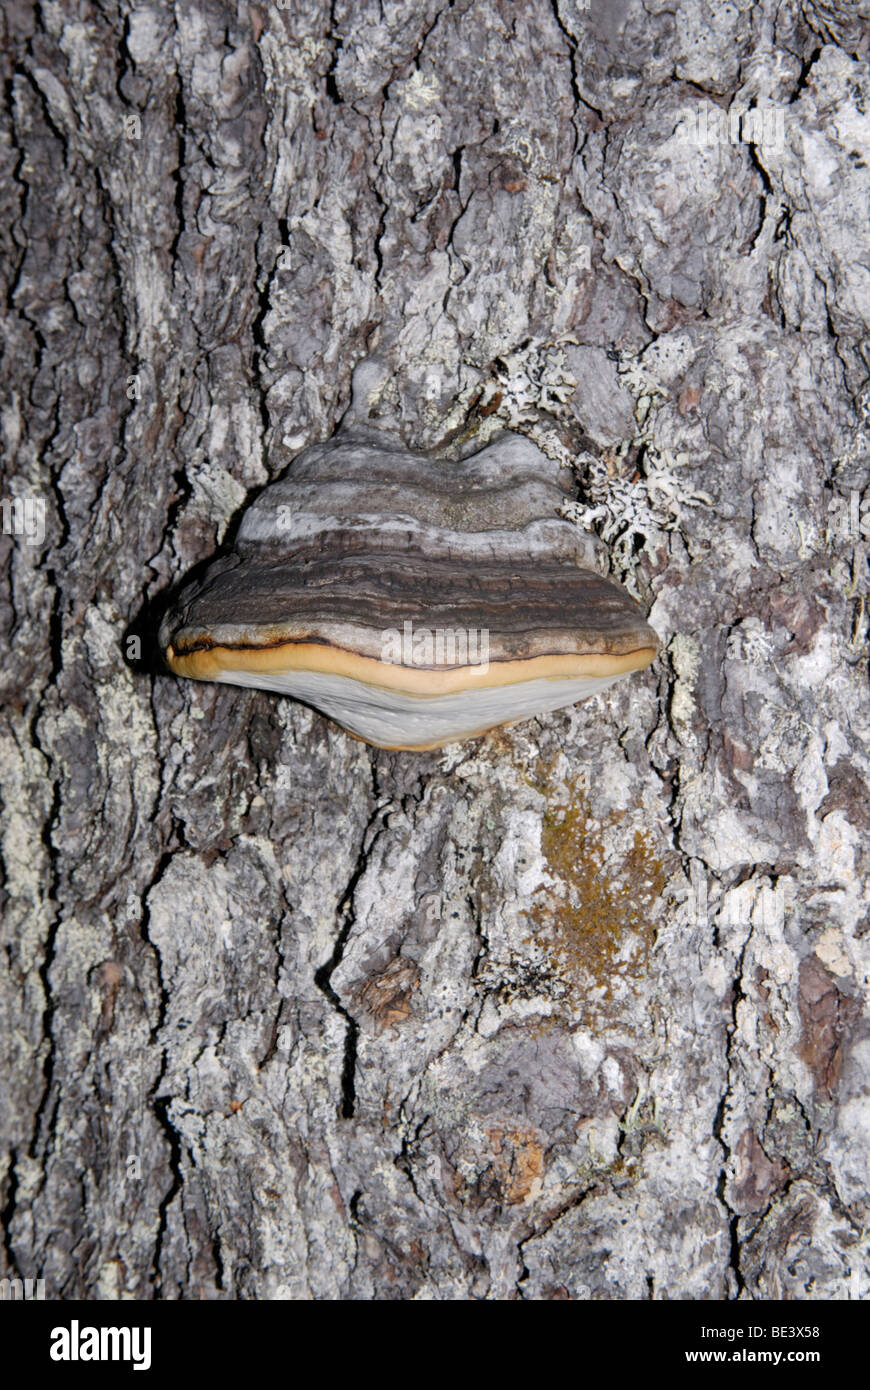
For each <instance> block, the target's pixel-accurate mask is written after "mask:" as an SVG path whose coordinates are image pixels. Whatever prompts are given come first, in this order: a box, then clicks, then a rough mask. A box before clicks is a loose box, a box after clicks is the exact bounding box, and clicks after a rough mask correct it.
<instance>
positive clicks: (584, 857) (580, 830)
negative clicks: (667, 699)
mask: <svg viewBox="0 0 870 1390" xmlns="http://www.w3.org/2000/svg"><path fill="white" fill-rule="evenodd" d="M624 815H625V813H624V812H621V811H615V812H611V813H610V814H609V815H608V816H606V817H604V818H603V819H601V820H598V819H595V818H594V817H592V816H591V815H590V812H589V806H588V802H587V799H586V795H585V793H584V792H583V791H580V790H575V791H574V792H573V793H572V796H571V800H570V802H569V803H568V804H561V805H558V804H557V805H554V806H551V807H550V808H548V810H547V811H546V812H545V814H544V821H543V827H542V834H541V848H542V850H543V853H544V858H545V860H546V863H547V868H548V871H549V873H550V876H551V877H552V879H553V880H554V882H553V884H552V886H548V887H546V888H540V889H539V890H538V901H537V902H536V903H535V904H534V906H533V907H532V909H531V911H530V912H529V914H528V916H529V921H530V922H531V924H532V926H533V927H534V931H535V937H536V939H538V940H542V941H544V942H545V943H546V944H547V946H548V948H549V950H550V952H551V953H552V955H553V956H554V957H555V958H556V961H557V962H558V965H559V967H560V973H561V974H562V975H563V977H564V978H565V979H566V982H569V983H570V984H571V985H572V987H574V988H575V989H576V988H581V987H582V988H583V992H584V995H585V994H587V993H588V987H589V985H590V984H591V985H592V986H593V987H594V988H597V990H599V991H600V993H601V997H603V999H604V1000H605V1001H610V1000H611V999H612V998H613V989H614V984H615V983H616V981H619V980H628V981H631V980H637V979H639V978H641V977H642V976H643V974H644V973H645V971H646V968H647V965H648V963H649V957H650V952H651V950H652V947H653V945H654V943H655V937H656V926H655V923H654V921H653V918H652V908H653V906H654V904H655V902H656V900H657V898H659V897H660V896H661V895H662V893H663V892H664V888H665V882H666V874H665V870H664V867H663V865H662V862H661V860H660V859H659V858H658V857H657V855H656V854H655V853H654V852H653V850H652V849H651V847H650V846H649V844H648V843H647V839H646V837H645V835H644V834H643V833H642V832H641V831H640V830H636V831H635V833H634V837H633V841H632V844H631V847H630V848H629V849H628V851H627V852H624V853H622V854H620V855H614V854H613V852H612V851H609V846H610V845H611V844H612V842H613V838H614V837H613V834H612V833H611V832H612V830H613V828H614V827H615V826H617V825H618V824H619V822H620V821H621V820H622V819H623V817H624Z"/></svg>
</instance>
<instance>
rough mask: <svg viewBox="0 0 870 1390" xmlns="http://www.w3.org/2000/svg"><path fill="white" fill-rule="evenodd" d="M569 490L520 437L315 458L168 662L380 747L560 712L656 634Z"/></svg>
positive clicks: (305, 458)
mask: <svg viewBox="0 0 870 1390" xmlns="http://www.w3.org/2000/svg"><path fill="white" fill-rule="evenodd" d="M568 485H569V479H568V478H567V477H565V476H564V474H563V471H562V470H561V469H560V468H559V466H558V464H556V463H554V462H552V461H551V460H550V459H548V458H547V457H546V456H545V455H544V454H543V453H541V451H540V450H539V449H538V448H536V446H535V445H534V444H532V443H531V441H530V440H528V439H526V438H525V437H523V436H522V435H514V434H505V435H502V436H501V437H500V438H498V439H496V440H495V441H494V442H493V443H491V444H489V445H487V447H486V448H484V449H482V450H481V451H480V452H479V453H477V454H474V455H473V456H471V457H470V458H466V459H464V460H462V461H460V462H456V463H451V462H446V461H444V460H440V459H433V458H429V457H428V456H424V455H420V454H413V453H410V452H409V451H408V450H407V449H405V448H403V447H402V446H401V445H400V444H398V443H397V442H396V441H394V440H392V439H390V438H388V437H386V436H384V435H382V434H380V433H377V432H375V431H373V430H371V429H365V428H360V427H357V428H354V429H353V430H352V431H350V432H345V431H342V432H340V433H339V434H338V435H337V436H336V437H335V438H334V439H332V440H329V441H328V442H326V443H323V444H316V445H314V446H313V447H311V448H309V449H306V450H305V451H304V453H302V454H300V456H299V457H298V458H297V459H296V460H295V461H294V463H293V464H292V465H291V468H290V471H289V473H288V474H287V476H286V477H285V478H283V479H281V480H280V481H278V482H276V483H273V484H271V485H270V486H269V487H267V488H266V489H265V490H264V491H263V492H262V493H261V494H260V495H259V497H258V498H257V499H256V501H255V502H254V503H253V505H252V506H251V507H250V508H249V509H248V511H247V512H246V513H245V515H244V517H243V520H242V524H241V526H240V528H239V532H238V536H237V539H236V543H235V547H234V549H233V551H232V553H231V554H229V555H228V556H226V557H224V558H222V559H219V560H217V561H216V562H215V563H214V564H213V565H212V566H211V567H210V568H209V569H208V571H207V572H206V575H205V578H204V579H202V580H200V581H198V582H197V583H196V584H193V585H191V586H188V587H187V588H186V589H184V590H183V591H182V593H181V595H180V597H179V599H178V601H177V603H176V604H175V606H174V607H173V608H172V609H171V610H170V611H169V612H168V613H167V614H166V617H165V618H164V620H163V623H162V624H161V628H160V645H161V648H162V650H163V654H164V658H165V660H166V662H167V664H168V665H169V667H170V668H171V669H172V670H173V671H174V672H175V673H176V674H177V675H180V676H190V677H192V678H193V679H195V680H214V681H224V682H227V683H229V684H232V685H246V686H256V687H258V688H260V689H263V690H274V691H278V692H279V693H281V694H285V695H291V696H293V697H294V698H295V699H298V700H303V701H305V702H306V703H308V704H310V705H313V706H315V708H317V709H319V710H321V711H322V712H323V713H324V714H326V715H328V716H329V717H330V718H331V719H334V720H335V722H336V723H337V724H340V725H341V726H342V727H343V728H344V729H346V730H348V731H349V732H350V733H352V734H355V735H357V736H358V737H359V738H362V739H365V740H366V741H367V742H368V743H373V744H376V745H377V746H379V747H383V748H437V747H440V746H441V745H442V744H445V743H450V742H452V741H454V740H457V739H463V738H470V737H473V736H475V735H477V734H481V733H485V732H486V731H487V730H488V729H491V728H494V727H495V726H496V725H499V724H505V723H512V722H515V721H517V720H520V719H527V718H531V717H532V716H534V715H539V714H543V713H546V712H548V711H550V710H556V709H561V708H562V707H563V706H565V705H570V704H573V703H574V702H575V701H576V700H579V699H581V698H582V697H583V696H585V695H589V694H592V693H593V692H594V691H597V690H602V689H604V688H605V687H606V686H608V685H611V684H612V682H613V681H615V680H618V678H619V677H620V676H623V675H626V674H627V673H628V672H630V671H638V670H640V669H641V668H642V667H644V666H647V665H649V663H650V662H651V661H652V660H653V658H654V657H655V655H656V653H657V651H658V638H657V637H656V634H655V633H654V632H653V630H652V628H651V627H650V626H649V625H648V624H647V623H646V622H645V620H644V618H643V616H642V614H641V612H640V610H639V609H638V607H637V605H636V604H635V603H634V601H633V600H632V599H631V598H630V597H629V596H628V595H627V594H626V593H625V592H624V591H623V590H622V589H621V588H619V586H618V585H616V584H613V583H611V582H610V581H609V580H607V579H604V578H602V577H601V575H599V574H597V573H595V572H594V570H593V569H592V568H591V567H590V566H591V563H592V558H593V545H594V541H593V538H592V537H591V536H587V535H584V533H583V532H582V531H580V530H578V528H577V527H576V526H574V525H573V524H572V523H571V522H569V521H567V520H564V519H563V518H561V517H560V516H558V514H557V513H558V509H559V507H560V505H561V503H562V502H563V501H564V499H565V496H566V492H567V488H568Z"/></svg>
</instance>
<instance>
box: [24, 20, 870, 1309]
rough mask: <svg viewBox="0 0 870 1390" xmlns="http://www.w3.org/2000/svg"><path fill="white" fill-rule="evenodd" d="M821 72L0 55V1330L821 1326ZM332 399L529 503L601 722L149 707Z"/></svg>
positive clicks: (841, 700) (857, 108) (121, 23)
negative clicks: (588, 607) (130, 1318)
mask: <svg viewBox="0 0 870 1390" xmlns="http://www.w3.org/2000/svg"><path fill="white" fill-rule="evenodd" d="M868 16H870V11H868V7H867V4H866V3H865V2H863V0H862V2H861V3H857V4H856V3H845V0H841V2H840V3H830V4H820V3H819V4H816V3H811V2H810V0H807V2H806V3H793V0H783V2H782V3H775V0H762V3H749V0H735V3H734V4H731V5H728V6H721V5H712V4H707V3H705V2H704V0H684V2H681V0H646V4H645V6H642V5H641V4H640V3H638V2H637V0H608V3H606V4H605V3H604V0H592V3H591V6H590V8H589V9H588V10H586V9H584V8H583V6H582V5H581V4H578V3H576V0H555V3H553V4H552V5H550V4H546V3H544V2H543V0H531V2H530V3H528V4H522V5H519V4H508V3H498V0H471V3H469V2H468V0H456V3H454V4H449V3H448V4H440V3H437V4H436V3H433V2H432V0H430V3H426V4H422V5H417V4H405V3H391V4H385V5H384V4H375V3H373V0H354V3H353V4H352V5H351V4H345V3H341V0H339V3H336V4H334V5H333V6H332V8H331V9H330V6H329V5H328V4H327V3H325V0H324V2H320V3H318V2H317V0H308V2H307V3H306V0H290V3H288V4H287V5H286V7H284V8H281V7H280V6H279V5H277V4H275V3H267V0H262V3H260V4H257V5H254V4H249V3H245V2H244V0H239V2H238V3H237V4H233V3H229V2H228V0H202V3H198V4H194V3H191V2H190V0H178V3H176V4H174V5H172V4H163V3H157V0H146V2H145V3H138V4H136V5H128V4H113V3H111V0H100V3H97V0H62V3H58V4H43V5H41V6H39V7H35V6H33V5H31V4H28V3H23V2H22V0H8V2H7V3H6V4H5V5H4V7H3V13H2V19H0V24H2V25H3V30H4V33H3V58H2V62H3V69H4V71H3V77H4V88H3V92H4V96H3V104H2V137H0V187H2V195H0V196H2V204H3V206H2V216H0V236H2V242H3V254H2V273H3V279H4V285H3V289H4V303H5V316H4V321H3V346H4V363H3V380H4V399H3V406H2V432H3V452H4V466H5V470H6V472H5V479H4V483H3V489H4V491H3V496H4V498H6V499H10V500H11V499H12V497H14V496H17V497H18V498H20V499H22V507H23V501H24V499H31V501H32V502H36V501H39V500H40V499H41V500H43V501H44V502H45V506H46V511H45V535H44V539H42V541H41V543H40V538H39V535H38V526H37V525H36V524H34V526H33V528H32V532H31V535H29V536H28V535H27V533H26V527H25V525H24V511H23V510H21V511H20V512H19V513H18V515H17V516H16V514H15V513H14V510H13V508H12V506H11V505H10V506H9V507H7V509H6V512H5V513H4V532H8V533H9V534H5V533H4V535H3V536H2V538H0V544H2V547H3V555H4V564H3V572H2V622H3V627H4V633H5V639H6V644H5V655H4V660H3V664H2V682H3V713H2V735H0V736H2V754H0V759H2V776H3V788H2V798H3V819H2V862H3V875H4V876H3V899H2V908H3V926H2V933H3V945H4V974H3V981H2V1001H3V1026H2V1048H3V1054H4V1055H3V1108H2V1116H3V1123H2V1128H3V1136H2V1154H3V1157H2V1164H3V1166H2V1168H0V1179H2V1194H0V1209H2V1213H3V1232H4V1239H3V1246H2V1251H3V1253H2V1261H3V1272H4V1274H5V1275H7V1276H8V1277H12V1276H15V1275H17V1276H20V1277H22V1278H23V1277H31V1278H37V1277H42V1278H44V1279H45V1281H46V1293H47V1296H48V1297H53V1298H60V1297H88V1298H119V1297H135V1298H151V1297H154V1298H254V1297H257V1298H276V1297H290V1298H317V1299H337V1298H359V1299H381V1298H439V1299H450V1298H455V1299H465V1298H515V1297H521V1298H530V1299H544V1298H553V1297H568V1298H590V1297H591V1298H601V1299H621V1298H646V1297H656V1298H659V1297H661V1298H669V1299H674V1298H724V1297H729V1298H733V1297H738V1296H739V1297H742V1298H747V1299H752V1298H778V1297H785V1298H797V1299H811V1298H816V1297H824V1298H845V1297H849V1296H853V1297H854V1296H861V1295H864V1296H866V1294H867V1291H868V1285H870V1264H868V1244H870V1237H868V1235H867V1233H866V1232H867V1228H868V1226H870V1221H868V1163H870V1157H868V1155H870V1092H868V1079H870V1030H868V1018H867V1007H866V993H865V990H866V982H867V973H868V964H870V959H868V944H867V943H868V937H867V935H866V933H867V926H868V915H867V914H868V898H867V874H868V867H870V866H868V852H867V844H866V831H867V824H868V809H867V799H866V772H867V767H868V751H870V750H868V744H870V739H868V733H870V729H868V706H867V644H866V622H865V617H864V594H865V592H866V544H865V542H866V529H867V528H866V516H865V515H862V506H863V492H864V488H865V485H866V481H867V473H866V469H867V458H868V413H870V395H868V393H867V381H868V370H870V338H868V334H870V280H868V271H867V263H868V235H867V226H868V200H870V171H868V162H870V110H868V105H867V102H868V96H870V78H868V67H867V61H866V59H867V51H868ZM765 102H766V103H767V104H768V113H769V115H770V117H771V120H770V124H769V126H767V127H764V126H763V125H762V126H758V125H756V126H754V127H753V126H752V123H751V121H749V120H748V118H745V121H744V124H743V125H742V126H740V125H738V126H737V127H736V128H735V131H734V134H735V136H736V138H734V139H733V140H732V138H731V134H730V127H729V133H728V134H727V135H725V136H724V137H723V138H719V137H716V138H714V139H713V140H712V141H709V142H707V143H704V142H703V141H702V142H701V143H700V144H699V142H698V140H697V138H693V134H692V132H693V131H694V132H695V136H697V132H698V130H699V128H700V127H699V122H700V120H701V113H704V114H703V120H705V121H707V122H708V124H707V126H706V127H705V129H706V130H707V131H708V133H709V128H710V125H709V123H710V121H712V122H713V123H714V125H715V121H716V119H718V117H717V113H727V112H731V113H739V112H740V111H746V110H748V109H750V108H752V107H760V106H763V105H764V104H765ZM777 113H781V118H782V122H783V125H782V130H781V132H779V131H778V129H777V125H776V122H777V120H778V119H779V118H780V117H779V115H778V114H777ZM687 131H688V137H687ZM780 135H781V138H780ZM586 248H589V255H590V264H589V268H588V270H587V269H586V265H585V255H586ZM370 358H375V359H376V362H377V364H379V367H378V371H377V372H375V373H374V376H373V377H372V380H373V381H374V382H375V385H374V388H373V390H372V392H371V394H370V402H369V403H370V406H371V410H372V418H374V419H376V420H377V421H378V423H379V424H381V425H383V426H384V427H389V428H392V429H395V430H396V431H397V432H398V433H400V434H401V436H402V437H403V439H404V440H405V442H406V443H407V444H409V445H410V446H412V447H415V448H420V449H424V450H425V449H432V448H435V447H437V446H439V445H441V444H443V442H444V440H445V438H447V436H449V435H450V432H451V431H452V430H454V429H456V428H457V427H458V426H463V427H464V428H465V429H466V431H467V432H468V434H469V438H471V439H473V440H476V441H479V440H480V439H481V438H483V437H484V436H485V435H486V433H487V431H490V432H491V430H492V428H493V427H494V426H501V425H510V426H512V427H514V428H521V429H525V430H527V431H529V432H531V433H532V434H533V437H535V438H536V439H538V440H539V441H540V440H543V441H544V442H545V444H546V445H547V447H549V448H551V449H553V450H556V451H559V450H560V449H562V450H568V451H570V452H571V454H572V456H574V457H575V458H577V460H578V476H579V483H578V488H579V489H580V491H579V494H578V495H579V498H580V501H581V503H582V504H583V506H585V507H587V508H592V509H593V510H594V511H595V513H596V515H595V525H596V526H597V528H598V530H599V533H600V535H601V536H606V537H607V538H608V541H609V553H610V555H611V557H612V562H611V569H612V572H613V573H614V574H616V576H617V577H619V578H621V579H622V580H623V581H624V582H625V583H626V584H627V586H628V587H629V588H630V589H631V590H632V592H634V593H635V594H636V595H637V596H638V597H639V598H640V599H641V600H642V601H643V602H644V604H645V605H646V606H647V607H648V608H649V609H650V610H651V621H652V622H653V624H654V625H655V626H656V628H657V630H658V631H659V633H660V634H661V635H662V637H663V640H664V641H665V643H666V650H665V652H664V654H663V656H662V657H661V658H660V659H659V660H658V661H657V663H656V664H655V666H654V667H653V668H652V669H651V671H649V672H647V673H644V674H643V675H641V676H638V677H632V678H631V679H629V680H626V681H623V682H622V683H620V684H619V685H618V686H617V687H615V688H614V689H613V690H612V691H611V692H608V693H607V694H606V695H603V696H599V697H596V698H595V699H593V700H590V701H588V702H586V703H585V704H582V705H578V706H577V707H575V708H574V709H573V710H570V711H568V712H566V713H563V714H559V715H554V716H548V717H546V718H544V719H542V720H540V721H537V722H534V723H531V724H525V725H522V726H519V727H517V728H514V729H510V730H506V731H504V732H503V733H500V734H498V735H492V736H490V737H489V738H487V739H485V740H482V741H478V742H476V743H473V744H471V745H468V746H464V747H462V748H453V749H450V750H448V751H447V752H445V753H432V754H425V755H412V754H390V753H386V752H375V751H374V750H370V749H368V748H366V747H364V746H362V745H360V744H359V743H356V742H354V741H353V740H351V739H350V738H348V737H346V736H345V735H344V734H342V733H341V732H340V731H338V730H337V729H336V728H335V727H333V726H332V725H330V724H328V723H327V722H326V721H324V720H323V719H322V718H320V716H318V715H316V714H314V713H313V712H312V711H310V710H308V709H306V708H304V707H302V706H299V705H296V704H293V703H291V702H289V701H281V700H280V699H277V698H274V697H272V696H270V695H267V694H262V693H258V692H253V691H252V692H246V691H242V690H239V689H229V688H221V687H219V686H209V685H194V684H192V683H188V684H184V683H181V682H179V681H176V680H175V679H173V678H172V677H170V676H168V675H166V674H164V673H162V672H161V671H160V670H159V667H158V664H157V662H156V658H155V654H154V649H153V639H154V632H155V629H156V621H157V618H158V617H159V612H160V606H161V603H162V602H163V601H164V598H165V595H166V593H167V592H168V590H169V588H170V586H172V585H174V584H175V583H176V582H178V581H179V580H181V579H182V578H183V577H185V576H186V575H187V574H188V573H189V572H190V570H191V568H192V567H193V566H194V565H195V564H197V563H198V562H200V561H203V560H205V559H207V558H208V557H210V556H211V555H213V554H214V553H215V551H216V550H217V549H218V548H219V546H220V545H221V544H222V543H223V541H224V538H225V535H226V532H227V528H228V527H229V526H230V525H231V523H232V522H233V520H234V519H235V518H236V517H237V516H238V514H239V512H240V510H241V509H242V508H243V505H244V502H245V499H246V498H247V497H249V496H251V495H253V494H254V493H255V491H256V490H257V489H258V488H259V487H261V486H262V485H263V484H264V483H265V482H266V481H267V480H268V479H269V478H272V477H275V476H277V475H278V474H279V473H280V472H281V471H282V470H283V469H284V468H285V467H286V465H287V464H288V463H289V462H290V460H291V459H292V458H293V456H294V454H295V453H296V452H298V450H299V449H300V448H301V447H302V446H303V445H304V444H307V443H310V442H312V441H314V440H316V439H320V438H325V437H328V436H329V435H331V434H332V432H333V431H334V429H335V428H336V425H337V423H338V422H339V420H340V419H341V416H342V414H343V412H344V411H345V409H346V408H347V405H348V402H349V399H350V383H351V375H352V371H353V369H354V367H355V366H356V365H357V364H358V363H360V362H362V361H364V360H366V359H370ZM682 455H685V456H686V457H685V458H681V456H682ZM596 461H597V462H596ZM596 467H597V469H598V471H597V472H596ZM596 478H597V479H598V482H597V484H596V483H595V479H596ZM602 478H603V479H605V481H604V482H602V481H601V480H602ZM655 483H658V487H656V486H654V485H653V484H655ZM584 487H585V491H584V490H583V489H584ZM702 493H703V494H706V500H705V498H703V497H701V496H700V495H699V494H702ZM593 504H594V505H593ZM583 506H581V508H579V509H578V514H579V515H580V517H581V520H583V519H584V517H585V518H586V519H587V520H588V511H587V512H584V511H583ZM31 516H32V517H33V518H34V521H36V520H37V519H38V513H37V511H32V513H31ZM16 521H18V523H20V524H18V526H17V528H16ZM7 522H8V525H7V524H6V523H7ZM620 537H622V543H620ZM131 638H132V639H137V638H138V639H139V640H140V642H141V655H139V653H138V649H137V642H136V641H135V640H132V641H131V640H130V639H131Z"/></svg>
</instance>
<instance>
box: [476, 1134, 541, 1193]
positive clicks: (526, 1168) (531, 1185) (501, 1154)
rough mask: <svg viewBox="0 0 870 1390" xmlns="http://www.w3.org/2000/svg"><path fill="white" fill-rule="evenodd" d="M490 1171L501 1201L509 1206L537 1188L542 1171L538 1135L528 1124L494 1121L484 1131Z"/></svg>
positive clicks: (539, 1138) (534, 1191)
mask: <svg viewBox="0 0 870 1390" xmlns="http://www.w3.org/2000/svg"><path fill="white" fill-rule="evenodd" d="M486 1137H487V1139H488V1141H489V1147H490V1151H491V1154H492V1172H493V1176H494V1177H495V1179H496V1182H497V1183H498V1186H499V1188H500V1190H501V1193H502V1197H503V1200H504V1201H505V1202H507V1203H508V1204H509V1205H511V1206H513V1205H515V1204H516V1203H517V1202H524V1201H525V1200H526V1198H527V1197H529V1196H532V1195H534V1194H535V1193H536V1192H537V1191H538V1190H539V1188H540V1183H541V1177H542V1175H543V1171H544V1149H543V1146H542V1144H541V1135H540V1133H539V1131H538V1130H536V1129H532V1128H531V1126H530V1125H520V1124H497V1125H492V1126H490V1128H489V1129H488V1130H487V1131H486Z"/></svg>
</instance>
